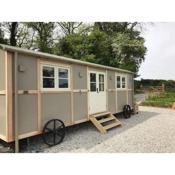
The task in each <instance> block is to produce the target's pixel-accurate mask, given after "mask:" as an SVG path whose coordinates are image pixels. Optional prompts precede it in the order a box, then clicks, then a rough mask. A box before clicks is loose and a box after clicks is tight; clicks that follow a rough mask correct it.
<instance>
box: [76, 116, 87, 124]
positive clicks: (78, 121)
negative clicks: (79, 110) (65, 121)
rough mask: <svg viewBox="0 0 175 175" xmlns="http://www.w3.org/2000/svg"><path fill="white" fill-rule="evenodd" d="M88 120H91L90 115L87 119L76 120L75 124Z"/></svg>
mask: <svg viewBox="0 0 175 175" xmlns="http://www.w3.org/2000/svg"><path fill="white" fill-rule="evenodd" d="M87 121H89V120H88V117H87V118H85V119H81V120H77V121H74V124H79V123H83V122H87Z"/></svg>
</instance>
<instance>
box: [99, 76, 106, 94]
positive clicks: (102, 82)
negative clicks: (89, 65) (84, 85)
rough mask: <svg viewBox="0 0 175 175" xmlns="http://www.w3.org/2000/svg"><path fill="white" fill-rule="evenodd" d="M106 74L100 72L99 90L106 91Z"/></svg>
mask: <svg viewBox="0 0 175 175" xmlns="http://www.w3.org/2000/svg"><path fill="white" fill-rule="evenodd" d="M104 89H105V88H104V75H103V74H99V91H104Z"/></svg>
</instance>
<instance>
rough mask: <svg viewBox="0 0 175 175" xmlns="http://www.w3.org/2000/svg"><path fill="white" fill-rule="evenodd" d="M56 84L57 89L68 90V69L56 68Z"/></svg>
mask: <svg viewBox="0 0 175 175" xmlns="http://www.w3.org/2000/svg"><path fill="white" fill-rule="evenodd" d="M58 83H59V88H68V87H69V83H68V69H60V68H58Z"/></svg>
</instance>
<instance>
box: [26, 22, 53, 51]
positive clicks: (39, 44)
mask: <svg viewBox="0 0 175 175" xmlns="http://www.w3.org/2000/svg"><path fill="white" fill-rule="evenodd" d="M27 26H28V28H31V29H32V30H33V32H34V36H33V38H32V40H33V43H32V48H33V49H37V50H39V51H42V52H47V53H52V52H53V51H52V50H53V49H52V48H53V45H54V28H55V24H54V23H52V22H49V23H44V22H30V23H27Z"/></svg>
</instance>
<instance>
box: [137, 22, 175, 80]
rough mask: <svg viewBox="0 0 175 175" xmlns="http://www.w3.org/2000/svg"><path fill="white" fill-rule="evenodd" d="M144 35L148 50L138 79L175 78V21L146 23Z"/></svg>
mask: <svg viewBox="0 0 175 175" xmlns="http://www.w3.org/2000/svg"><path fill="white" fill-rule="evenodd" d="M143 37H144V38H145V40H146V42H145V45H146V47H147V49H148V51H147V54H146V57H145V61H144V62H143V63H142V65H141V67H140V70H139V75H140V77H139V78H138V79H140V78H143V79H166V80H175V22H168V23H167V22H166V23H165V22H164V23H151V24H145V30H144V31H143Z"/></svg>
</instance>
